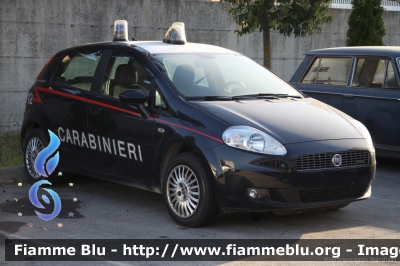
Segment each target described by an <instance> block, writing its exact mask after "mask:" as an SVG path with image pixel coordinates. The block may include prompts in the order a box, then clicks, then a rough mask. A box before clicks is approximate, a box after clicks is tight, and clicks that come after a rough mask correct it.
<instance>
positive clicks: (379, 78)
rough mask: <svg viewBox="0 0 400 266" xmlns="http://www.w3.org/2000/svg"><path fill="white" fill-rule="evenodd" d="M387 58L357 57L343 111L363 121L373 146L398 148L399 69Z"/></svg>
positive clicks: (344, 95)
mask: <svg viewBox="0 0 400 266" xmlns="http://www.w3.org/2000/svg"><path fill="white" fill-rule="evenodd" d="M395 66H396V65H395V64H394V62H393V61H392V59H391V58H388V57H365V56H359V57H357V61H356V66H355V72H354V78H353V80H352V85H351V87H349V88H347V89H346V90H345V92H344V94H343V111H344V112H345V113H347V114H349V115H350V116H352V117H353V118H355V119H357V120H359V121H360V122H361V123H363V124H364V125H365V126H366V127H367V128H368V130H369V132H370V134H371V137H372V140H373V142H374V145H375V147H376V148H385V149H394V150H400V103H399V100H400V91H399V83H398V81H399V79H398V69H396V68H395Z"/></svg>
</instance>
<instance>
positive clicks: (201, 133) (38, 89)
mask: <svg viewBox="0 0 400 266" xmlns="http://www.w3.org/2000/svg"><path fill="white" fill-rule="evenodd" d="M34 91H35V95H36V96H37V98H34V99H32V101H33V102H39V103H42V100H41V98H40V96H39V93H38V91H44V92H48V93H53V94H56V95H60V96H64V97H67V98H71V99H75V100H78V101H82V102H87V103H91V104H95V105H99V106H103V107H106V108H109V109H113V110H117V111H120V112H124V113H128V114H132V115H135V116H141V114H139V113H137V112H132V111H129V110H126V109H123V108H119V107H115V106H113V105H109V104H105V103H101V102H98V101H94V100H90V99H86V98H83V97H80V96H76V95H72V94H69V93H65V92H61V91H56V90H53V89H48V88H43V87H34ZM150 118H152V119H154V120H157V121H158V122H160V123H164V124H168V125H172V126H175V127H179V128H183V129H186V130H189V131H192V132H194V133H197V134H200V135H203V136H205V137H207V138H210V139H212V140H215V141H217V142H220V143H223V141H222V140H221V139H218V138H215V137H213V136H210V135H207V134H205V133H203V132H201V131H198V130H195V129H192V128H190V127H185V126H181V125H178V124H175V123H172V122H169V121H165V120H162V119H159V118H155V117H150Z"/></svg>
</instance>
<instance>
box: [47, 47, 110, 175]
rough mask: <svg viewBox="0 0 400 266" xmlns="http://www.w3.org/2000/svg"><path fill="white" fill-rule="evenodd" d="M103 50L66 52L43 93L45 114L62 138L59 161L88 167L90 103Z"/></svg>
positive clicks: (84, 49)
mask: <svg viewBox="0 0 400 266" xmlns="http://www.w3.org/2000/svg"><path fill="white" fill-rule="evenodd" d="M102 54H103V51H102V49H91V48H82V49H75V50H73V51H71V52H67V53H66V54H63V55H62V56H61V58H60V62H59V64H58V66H57V68H56V70H55V72H54V73H53V77H52V79H51V81H50V82H49V88H48V89H46V91H45V93H44V99H45V100H46V102H47V103H48V104H47V106H46V115H47V117H48V119H49V120H50V124H52V125H53V126H54V130H55V131H56V132H55V133H56V134H57V135H58V136H59V138H60V140H61V145H60V162H62V163H65V164H70V165H73V166H75V167H83V168H85V160H86V154H87V148H86V147H85V145H84V143H82V135H85V134H86V132H87V112H88V102H89V101H90V98H91V91H90V89H91V88H92V85H93V80H95V79H96V69H97V67H98V66H99V62H100V61H101V58H102Z"/></svg>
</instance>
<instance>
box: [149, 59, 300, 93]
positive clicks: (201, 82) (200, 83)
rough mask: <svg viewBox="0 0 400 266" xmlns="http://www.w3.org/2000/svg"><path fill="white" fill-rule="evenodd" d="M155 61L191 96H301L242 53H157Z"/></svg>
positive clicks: (182, 90) (181, 90)
mask: <svg viewBox="0 0 400 266" xmlns="http://www.w3.org/2000/svg"><path fill="white" fill-rule="evenodd" d="M155 60H156V62H155V63H157V65H158V66H159V68H161V69H162V70H163V71H164V72H165V73H166V75H167V76H168V78H169V79H170V80H171V81H172V83H173V84H174V85H175V87H176V88H177V89H178V90H179V91H180V92H181V93H182V94H183V95H185V96H187V97H204V96H227V97H232V96H240V95H252V94H287V95H290V96H300V93H299V92H298V91H297V90H295V89H294V88H292V87H291V86H290V85H288V84H287V83H286V82H285V81H283V80H282V79H280V78H279V77H277V76H276V75H275V74H273V73H271V72H270V71H268V70H267V69H265V68H264V67H262V66H260V65H259V64H257V63H256V62H254V61H253V60H251V59H249V58H247V57H245V56H243V55H240V54H200V53H199V54H157V55H155Z"/></svg>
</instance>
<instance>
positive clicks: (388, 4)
mask: <svg viewBox="0 0 400 266" xmlns="http://www.w3.org/2000/svg"><path fill="white" fill-rule="evenodd" d="M351 2H352V1H351V0H332V2H331V3H330V7H331V8H342V9H352V7H353V6H352V4H351ZM381 5H382V7H383V8H384V9H386V10H391V11H400V3H399V2H398V1H391V0H383V1H382V4H381Z"/></svg>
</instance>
